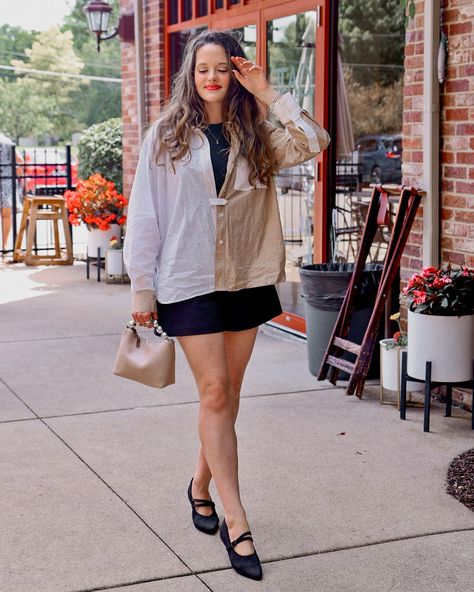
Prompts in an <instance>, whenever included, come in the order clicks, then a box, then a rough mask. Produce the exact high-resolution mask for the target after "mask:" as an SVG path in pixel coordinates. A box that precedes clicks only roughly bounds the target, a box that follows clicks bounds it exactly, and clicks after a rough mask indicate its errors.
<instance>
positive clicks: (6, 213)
mask: <svg viewBox="0 0 474 592" xmlns="http://www.w3.org/2000/svg"><path fill="white" fill-rule="evenodd" d="M11 227H12V208H2V243H3V245H2V248H3V249H4V250H5V249H6V248H7V243H8V237H9V236H10V230H11Z"/></svg>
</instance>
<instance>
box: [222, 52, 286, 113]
mask: <svg viewBox="0 0 474 592" xmlns="http://www.w3.org/2000/svg"><path fill="white" fill-rule="evenodd" d="M230 59H231V60H232V63H233V64H234V66H235V67H236V70H232V72H233V73H234V75H235V77H236V78H237V80H238V81H239V82H240V84H241V85H242V86H243V87H244V88H245V89H246V90H248V91H249V93H252V94H253V95H255V97H256V98H257V99H259V100H260V101H262V103H264V104H265V105H267V106H268V105H270V103H271V102H272V99H273V98H274V97H275V95H276V94H277V91H276V90H275V89H274V88H273V87H271V86H270V85H269V84H268V81H267V78H266V76H265V73H264V71H263V68H262V67H261V66H257V65H256V64H254V63H253V62H251V61H250V60H246V59H245V58H241V57H238V56H232V57H231V58H230Z"/></svg>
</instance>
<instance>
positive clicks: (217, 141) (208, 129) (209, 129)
mask: <svg viewBox="0 0 474 592" xmlns="http://www.w3.org/2000/svg"><path fill="white" fill-rule="evenodd" d="M206 129H207V131H208V132H209V133H210V134H211V136H212V137H213V138H214V140H215V141H216V144H217V145H218V146H219V139H220V137H221V136H222V128H221V131H220V134H219V136H218V137H217V138H216V136H215V135H214V134H213V133H212V132H211V128H210V127H209V126H207V128H206Z"/></svg>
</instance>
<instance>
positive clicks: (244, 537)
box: [230, 530, 253, 548]
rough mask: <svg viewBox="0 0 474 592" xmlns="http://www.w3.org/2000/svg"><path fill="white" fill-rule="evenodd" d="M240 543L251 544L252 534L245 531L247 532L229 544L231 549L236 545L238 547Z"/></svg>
mask: <svg viewBox="0 0 474 592" xmlns="http://www.w3.org/2000/svg"><path fill="white" fill-rule="evenodd" d="M242 541H252V542H253V538H252V533H251V532H250V530H247V532H244V533H242V534H241V535H240V536H239V537H237V538H236V539H235V541H232V542H231V543H230V544H231V545H232V548H234V547H235V546H236V545H238V544H239V543H241V542H242Z"/></svg>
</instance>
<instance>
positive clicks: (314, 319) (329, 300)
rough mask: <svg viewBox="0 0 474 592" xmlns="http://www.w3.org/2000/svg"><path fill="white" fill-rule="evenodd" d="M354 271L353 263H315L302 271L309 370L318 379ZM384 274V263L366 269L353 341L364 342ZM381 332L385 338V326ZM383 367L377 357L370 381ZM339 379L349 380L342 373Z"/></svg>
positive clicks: (350, 336)
mask: <svg viewBox="0 0 474 592" xmlns="http://www.w3.org/2000/svg"><path fill="white" fill-rule="evenodd" d="M353 270H354V264H353V263H315V264H312V265H305V266H303V267H301V268H300V277H301V283H302V297H303V299H304V303H305V317H306V337H307V343H308V364H309V371H310V372H311V374H313V375H314V376H317V375H318V373H319V368H320V366H321V362H322V360H323V356H324V353H325V351H326V348H327V346H328V343H329V339H330V338H331V334H332V331H333V329H334V325H335V323H336V319H337V316H338V314H339V310H340V309H341V306H342V302H343V300H344V296H345V294H346V291H347V287H348V286H349V282H350V279H351V276H352V272H353ZM382 271H383V265H382V264H381V263H369V264H367V265H366V266H365V268H364V271H363V273H362V282H361V286H360V290H359V295H358V297H357V300H356V303H355V309H354V312H353V314H352V318H351V324H350V328H349V333H348V336H347V339H349V341H353V342H354V343H361V342H362V338H363V336H364V333H365V329H366V327H367V325H368V323H369V320H370V317H371V315H372V311H373V308H374V304H375V298H376V295H377V289H378V286H379V283H380V278H381V276H382ZM379 333H380V339H382V337H383V327H381V328H380V332H379ZM342 357H343V358H344V359H346V360H349V361H354V356H353V355H351V354H349V353H347V352H345V353H344V354H343V356H342ZM379 365H380V364H379V356H377V355H374V356H373V357H372V362H371V365H370V368H369V373H368V377H369V378H375V377H377V376H378V375H379ZM339 378H340V379H341V380H347V379H348V378H349V376H348V374H347V373H346V372H342V371H341V372H340V373H339Z"/></svg>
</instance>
